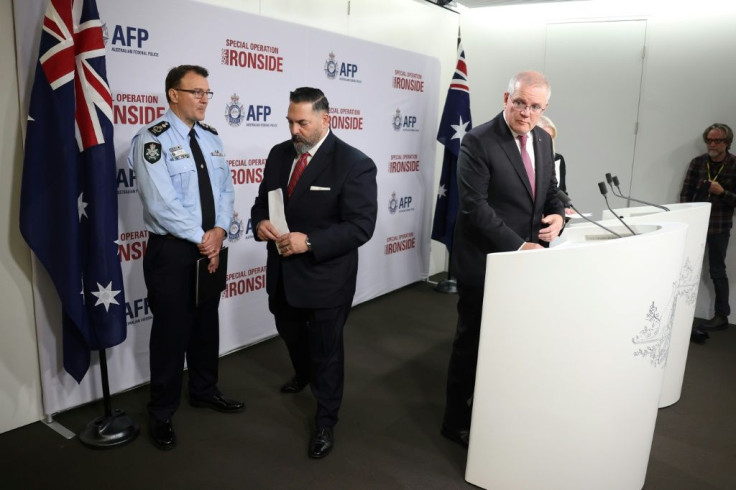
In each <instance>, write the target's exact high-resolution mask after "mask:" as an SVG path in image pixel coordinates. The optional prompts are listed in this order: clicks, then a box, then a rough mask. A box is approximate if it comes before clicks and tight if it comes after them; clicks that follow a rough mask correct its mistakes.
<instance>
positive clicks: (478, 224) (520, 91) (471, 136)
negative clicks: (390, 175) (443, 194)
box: [442, 71, 565, 447]
mask: <svg viewBox="0 0 736 490" xmlns="http://www.w3.org/2000/svg"><path fill="white" fill-rule="evenodd" d="M549 96H550V86H549V82H548V81H547V78H546V77H545V76H544V75H543V74H541V73H539V72H533V71H530V72H521V73H519V74H517V75H515V76H514V77H513V78H512V79H511V81H510V82H509V87H508V90H507V92H506V93H504V96H503V102H504V109H503V112H501V113H500V114H498V115H497V116H496V117H495V118H493V119H492V120H490V121H489V122H487V123H485V124H483V125H481V126H478V127H476V128H474V129H473V130H472V131H470V132H469V133H468V134H466V135H465V137H464V138H463V141H462V144H461V147H460V155H459V157H458V162H457V176H458V178H457V183H458V191H459V196H460V206H459V210H458V218H457V224H456V225H455V239H454V248H453V251H452V261H453V265H452V271H453V272H454V274H455V276H456V278H457V283H458V293H459V300H458V305H457V309H458V322H457V332H456V334H455V340H454V342H453V348H452V355H451V357H450V366H449V369H448V374H447V404H446V407H445V415H444V420H443V423H442V434H443V435H444V436H445V437H447V438H448V439H450V440H452V441H455V442H457V443H458V444H460V445H462V446H464V447H467V446H468V439H469V435H470V418H471V413H472V399H473V389H474V387H475V369H476V364H477V361H478V341H479V337H480V321H481V312H482V307H483V286H484V283H485V272H486V255H487V254H489V253H494V252H510V251H516V250H533V249H540V248H542V245H540V242H542V243H544V242H547V243H548V242H550V241H552V240H553V239H554V238H555V237H557V236H558V235H559V233H560V231H561V230H562V226H563V223H564V218H563V217H564V214H565V211H564V207H563V205H562V203H561V202H560V200H559V199H558V198H557V197H556V192H557V179H556V178H555V169H554V151H553V149H552V139H551V138H550V136H549V134H547V133H546V132H545V131H544V130H543V129H541V128H538V127H536V125H537V122H538V121H539V117H540V116H541V115H542V112H544V110H545V109H546V108H547V105H548V103H549ZM529 300H530V302H529V304H527V305H525V306H522V305H519V306H520V308H523V307H527V308H534V307H535V301H536V302H539V303H538V306H539V307H543V306H544V303H542V302H541V301H542V300H541V299H538V298H529ZM519 318H523V311H521V310H520V311H519ZM509 328H523V324H521V325H509Z"/></svg>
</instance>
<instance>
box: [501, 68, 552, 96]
mask: <svg viewBox="0 0 736 490" xmlns="http://www.w3.org/2000/svg"><path fill="white" fill-rule="evenodd" d="M519 85H530V86H532V87H545V88H546V89H547V102H549V98H550V97H551V96H552V86H551V85H550V84H549V80H547V77H546V76H544V74H543V73H541V72H538V71H522V72H519V73H517V74H516V75H514V76H513V77H511V80H509V86H508V88H507V92H508V94H509V95H513V94H514V93H515V92H516V89H517V88H518V87H519Z"/></svg>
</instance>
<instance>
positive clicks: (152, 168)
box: [128, 109, 235, 243]
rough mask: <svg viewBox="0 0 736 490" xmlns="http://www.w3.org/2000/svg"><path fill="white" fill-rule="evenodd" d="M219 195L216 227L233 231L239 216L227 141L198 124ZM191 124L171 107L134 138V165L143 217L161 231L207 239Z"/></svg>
mask: <svg viewBox="0 0 736 490" xmlns="http://www.w3.org/2000/svg"><path fill="white" fill-rule="evenodd" d="M194 130H195V133H196V134H197V143H199V147H200V148H201V149H202V154H203V155H204V159H205V160H206V163H207V171H208V172H209V175H210V182H211V184H212V195H213V196H214V198H215V226H217V227H220V228H222V229H223V230H225V232H227V230H228V229H229V228H230V221H231V220H232V217H233V202H234V200H235V190H234V188H233V181H232V177H231V176H230V169H229V167H228V164H227V161H226V160H225V152H224V151H223V145H222V140H220V137H219V136H217V134H215V130H214V128H211V127H209V126H206V125H202V124H200V123H197V124H195V125H194ZM189 131H190V129H189V127H188V126H187V125H186V124H185V123H184V122H183V121H182V120H181V119H179V118H178V117H177V116H176V114H174V113H173V112H172V111H171V110H170V109H169V110H168V111H167V112H166V114H164V115H163V116H162V117H161V118H159V119H157V120H156V121H154V122H153V123H151V124H150V125H148V126H146V127H144V128H142V129H141V130H140V131H138V133H137V134H136V135H135V136H134V137H133V142H132V145H131V148H130V153H129V154H128V165H129V166H130V167H131V168H133V169H134V170H135V174H136V180H137V181H138V195H139V196H140V198H141V201H142V202H143V222H144V224H145V226H146V229H147V230H148V231H149V232H151V233H156V234H157V235H166V234H170V235H174V236H176V237H178V238H183V239H185V240H189V241H190V242H194V243H201V242H202V235H204V232H205V231H206V230H203V229H202V208H201V205H200V203H199V181H198V179H197V168H196V166H195V163H194V155H193V154H192V150H191V148H190V147H189Z"/></svg>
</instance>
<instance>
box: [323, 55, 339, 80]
mask: <svg viewBox="0 0 736 490" xmlns="http://www.w3.org/2000/svg"><path fill="white" fill-rule="evenodd" d="M325 75H327V78H331V79H333V80H334V78H335V77H336V76H337V61H335V53H332V52H330V57H329V58H327V61H325Z"/></svg>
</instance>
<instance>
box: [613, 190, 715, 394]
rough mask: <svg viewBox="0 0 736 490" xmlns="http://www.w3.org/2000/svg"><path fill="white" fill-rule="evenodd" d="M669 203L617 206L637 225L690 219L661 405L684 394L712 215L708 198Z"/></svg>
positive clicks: (618, 210)
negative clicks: (664, 208)
mask: <svg viewBox="0 0 736 490" xmlns="http://www.w3.org/2000/svg"><path fill="white" fill-rule="evenodd" d="M665 206H666V207H667V208H668V209H669V211H668V212H665V211H664V210H662V209H660V208H657V207H654V206H640V207H633V208H622V209H614V211H615V212H616V214H618V215H619V216H623V218H624V219H625V220H626V222H627V223H630V224H633V225H635V226H636V224H637V223H641V222H648V221H651V220H653V219H656V220H657V221H661V222H680V223H687V225H688V228H687V238H686V239H685V252H684V254H683V258H682V265H681V266H680V276H679V278H678V280H677V288H676V289H677V297H676V304H675V320H674V322H673V325H672V335H671V339H670V349H669V358H668V359H667V365H666V367H665V370H664V380H663V381H662V395H661V397H660V399H659V406H660V408H662V407H668V406H670V405H672V404H673V403H675V402H677V401H678V400H679V399H680V395H681V394H682V381H683V379H684V377H685V365H686V364H687V353H688V350H689V348H690V332H691V330H692V325H693V319H694V317H695V306H696V303H697V298H698V291H699V286H700V276H701V271H702V268H703V253H704V251H705V240H706V238H707V235H708V221H709V219H710V203H707V202H695V203H677V204H666V205H665ZM603 217H604V218H614V216H612V215H611V212H610V211H608V210H606V211H604V212H603Z"/></svg>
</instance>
